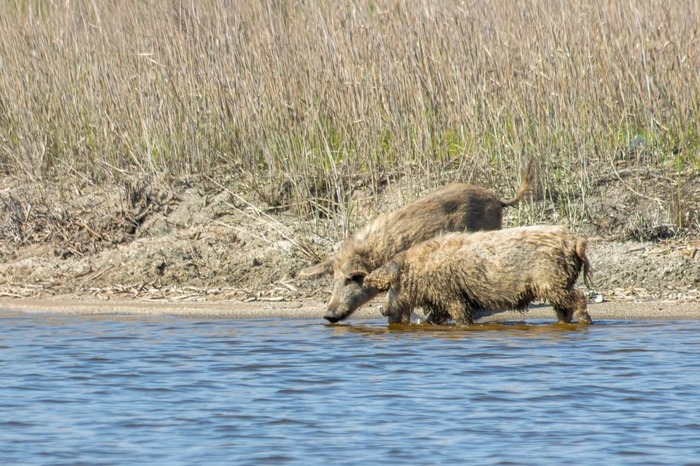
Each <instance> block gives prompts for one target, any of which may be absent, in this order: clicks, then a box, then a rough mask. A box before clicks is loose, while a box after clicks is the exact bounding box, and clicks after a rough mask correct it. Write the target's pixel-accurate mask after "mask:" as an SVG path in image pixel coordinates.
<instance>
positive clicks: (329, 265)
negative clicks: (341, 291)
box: [297, 257, 335, 280]
mask: <svg viewBox="0 0 700 466" xmlns="http://www.w3.org/2000/svg"><path fill="white" fill-rule="evenodd" d="M334 261H335V259H334V258H333V257H331V258H330V259H326V260H325V261H323V262H321V263H320V264H316V265H312V266H311V267H307V268H305V269H301V270H300V271H299V272H298V273H297V278H301V279H302V280H308V279H309V278H316V277H320V276H322V275H326V274H329V273H333V262H334Z"/></svg>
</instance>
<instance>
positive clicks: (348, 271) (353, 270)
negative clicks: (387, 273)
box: [341, 258, 368, 280]
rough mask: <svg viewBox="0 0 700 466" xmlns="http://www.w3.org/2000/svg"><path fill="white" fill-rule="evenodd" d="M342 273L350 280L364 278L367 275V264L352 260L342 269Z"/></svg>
mask: <svg viewBox="0 0 700 466" xmlns="http://www.w3.org/2000/svg"><path fill="white" fill-rule="evenodd" d="M341 270H342V272H343V275H345V276H347V277H348V278H352V279H353V280H354V279H355V277H360V276H361V277H363V278H364V276H365V275H367V272H368V270H367V264H366V263H365V261H363V260H362V259H359V258H355V259H351V260H349V261H348V262H347V263H346V264H345V265H343V267H342V269H341Z"/></svg>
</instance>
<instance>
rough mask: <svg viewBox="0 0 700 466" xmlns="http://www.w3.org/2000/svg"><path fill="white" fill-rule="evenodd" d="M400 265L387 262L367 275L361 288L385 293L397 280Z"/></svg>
mask: <svg viewBox="0 0 700 466" xmlns="http://www.w3.org/2000/svg"><path fill="white" fill-rule="evenodd" d="M400 271H401V265H400V264H399V263H397V262H394V261H389V262H387V263H386V264H384V265H383V266H381V267H380V268H378V269H377V270H375V271H374V272H372V273H370V274H369V275H367V277H366V278H365V281H364V284H363V286H364V287H365V288H370V287H371V288H376V289H378V290H379V291H386V290H388V289H389V288H390V287H391V284H392V282H394V281H396V280H397V279H398V278H399V272H400Z"/></svg>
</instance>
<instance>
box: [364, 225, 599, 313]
mask: <svg viewBox="0 0 700 466" xmlns="http://www.w3.org/2000/svg"><path fill="white" fill-rule="evenodd" d="M582 271H583V276H584V280H586V282H588V279H589V276H590V263H589V262H588V258H587V257H586V240H585V239H584V238H581V237H577V236H575V235H573V234H572V233H571V232H570V231H569V230H567V229H566V228H565V227H562V226H548V225H541V226H531V227H521V228H511V229H507V230H500V231H494V232H480V233H472V234H448V235H444V236H442V237H439V238H436V239H433V240H430V241H426V242H424V243H421V244H419V245H416V246H414V247H412V248H410V249H408V250H406V251H404V252H402V253H400V254H397V255H396V256H395V257H394V258H393V259H391V260H390V261H388V262H387V263H386V264H385V265H384V266H382V267H381V268H379V269H377V270H375V271H374V272H372V273H371V274H369V275H368V276H367V277H366V278H365V280H364V286H366V287H368V288H370V289H372V290H388V293H387V299H386V306H385V308H384V314H385V315H386V316H387V317H388V320H389V323H398V322H409V321H410V313H411V310H412V309H414V308H416V307H421V308H423V310H424V311H425V312H426V314H427V315H428V320H429V321H431V322H434V323H444V322H446V321H447V320H448V319H450V318H451V319H453V320H454V321H455V323H457V324H458V325H470V324H472V323H473V322H474V320H475V319H476V318H478V317H480V316H481V315H483V314H492V313H495V312H499V311H505V310H510V309H517V310H525V309H526V308H527V306H528V305H529V304H530V303H531V302H532V301H533V300H535V299H538V300H546V301H549V303H550V304H551V305H552V306H553V307H554V311H555V312H556V315H557V319H558V321H559V323H569V322H571V320H572V317H574V316H575V317H576V318H577V320H578V322H579V323H585V324H590V323H592V321H591V318H590V316H589V315H588V312H587V310H586V297H585V295H584V293H583V292H582V291H580V290H577V289H576V288H575V287H574V286H575V284H576V280H577V279H578V277H579V274H580V273H581V272H582Z"/></svg>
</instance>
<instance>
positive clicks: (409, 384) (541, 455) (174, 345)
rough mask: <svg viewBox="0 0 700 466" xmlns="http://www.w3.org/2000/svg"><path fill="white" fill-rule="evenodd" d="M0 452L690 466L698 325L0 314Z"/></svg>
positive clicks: (16, 457)
mask: <svg viewBox="0 0 700 466" xmlns="http://www.w3.org/2000/svg"><path fill="white" fill-rule="evenodd" d="M0 332H1V338H0V463H2V464H85V463H88V464H235V465H237V464H256V465H257V464H299V465H302V464H303V465H327V464H341V465H342V464H374V465H381V464H391V465H396V464H439V465H445V464H459V465H462V464H533V465H545V464H562V463H569V464H606V465H611V464H675V465H680V464H700V357H699V356H700V322H699V321H687V322H658V321H655V322H599V323H597V324H596V325H594V326H592V327H590V328H585V329H579V328H576V327H573V326H571V327H562V326H555V325H549V322H544V321H534V322H528V324H527V325H522V324H513V325H496V324H489V325H485V326H483V327H479V328H477V329H474V330H455V329H445V328H431V327H427V328H420V329H416V328H391V329H389V328H387V325H386V324H385V323H383V322H380V321H362V322H360V321H355V322H352V323H351V324H349V325H343V326H325V325H323V324H322V323H321V322H320V321H304V320H286V321H283V320H279V321H278V320H223V319H185V318H148V317H124V316H122V317H120V316H102V317H66V316H56V315H25V314H14V313H7V312H4V313H3V312H0Z"/></svg>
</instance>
